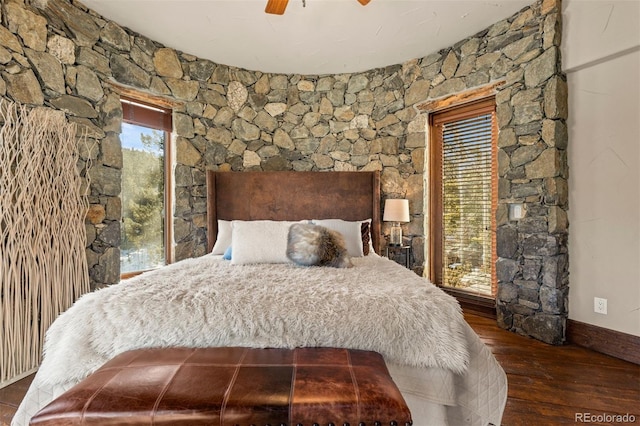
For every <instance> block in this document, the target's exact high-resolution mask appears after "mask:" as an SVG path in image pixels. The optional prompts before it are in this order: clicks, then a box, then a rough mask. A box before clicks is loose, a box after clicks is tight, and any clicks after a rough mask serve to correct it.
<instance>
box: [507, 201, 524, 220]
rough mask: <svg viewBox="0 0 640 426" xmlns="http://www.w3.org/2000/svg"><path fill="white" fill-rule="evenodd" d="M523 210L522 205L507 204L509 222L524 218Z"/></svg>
mask: <svg viewBox="0 0 640 426" xmlns="http://www.w3.org/2000/svg"><path fill="white" fill-rule="evenodd" d="M524 215H525V210H524V205H523V204H522V203H512V204H509V220H515V221H517V220H520V219H522V218H524Z"/></svg>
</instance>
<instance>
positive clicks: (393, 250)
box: [387, 246, 411, 269]
mask: <svg viewBox="0 0 640 426" xmlns="http://www.w3.org/2000/svg"><path fill="white" fill-rule="evenodd" d="M387 257H388V258H389V259H391V260H394V261H396V262H398V263H400V264H402V260H403V258H404V266H406V267H407V269H411V246H387Z"/></svg>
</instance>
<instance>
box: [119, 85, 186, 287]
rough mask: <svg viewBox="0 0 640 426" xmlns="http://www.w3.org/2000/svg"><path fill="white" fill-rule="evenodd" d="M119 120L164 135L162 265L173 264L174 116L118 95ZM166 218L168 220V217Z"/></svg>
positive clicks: (124, 277) (121, 275) (132, 273)
mask: <svg viewBox="0 0 640 426" xmlns="http://www.w3.org/2000/svg"><path fill="white" fill-rule="evenodd" d="M120 104H121V105H122V121H123V122H124V123H129V124H135V125H139V126H144V127H148V128H151V129H154V130H160V131H163V132H164V137H165V145H164V200H163V201H164V211H165V224H164V256H165V264H167V265H168V264H170V263H173V259H174V257H173V256H174V250H173V209H172V206H173V190H172V188H173V178H172V169H173V168H172V165H173V140H172V138H171V133H172V131H173V114H172V110H171V109H170V108H167V107H165V106H161V105H157V104H154V103H150V102H146V101H141V100H138V99H135V98H132V97H129V96H121V97H120ZM167 216H168V217H167ZM143 272H145V270H142V271H132V272H126V273H124V274H120V278H121V279H127V278H131V277H134V276H136V275H139V274H141V273H143Z"/></svg>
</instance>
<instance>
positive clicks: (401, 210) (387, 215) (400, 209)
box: [382, 199, 409, 246]
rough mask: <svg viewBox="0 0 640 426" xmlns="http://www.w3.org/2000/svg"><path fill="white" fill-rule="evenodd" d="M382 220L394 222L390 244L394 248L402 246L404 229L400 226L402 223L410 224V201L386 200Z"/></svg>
mask: <svg viewBox="0 0 640 426" xmlns="http://www.w3.org/2000/svg"><path fill="white" fill-rule="evenodd" d="M382 220H383V221H385V222H393V226H392V227H391V238H390V241H389V244H390V245H392V246H401V245H402V227H401V226H400V222H409V200H405V199H389V200H385V202H384V216H383V218H382Z"/></svg>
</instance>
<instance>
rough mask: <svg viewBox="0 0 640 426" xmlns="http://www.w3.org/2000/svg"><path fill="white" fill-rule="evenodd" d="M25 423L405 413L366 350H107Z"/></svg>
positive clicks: (322, 418) (298, 420)
mask: <svg viewBox="0 0 640 426" xmlns="http://www.w3.org/2000/svg"><path fill="white" fill-rule="evenodd" d="M30 424H31V425H42V426H44V425H46V426H53V425H65V426H67V425H149V424H154V425H175V426H178V425H189V426H195V425H225V426H226V425H230V426H235V425H238V426H251V425H254V426H264V425H270V426H279V425H289V426H296V425H303V426H314V425H324V426H327V425H336V426H343V425H347V424H348V425H350V426H358V425H365V426H380V425H398V426H405V425H410V424H411V414H410V412H409V409H408V408H407V405H406V403H405V401H404V399H403V397H402V395H401V394H400V391H399V390H398V388H397V387H396V385H395V383H394V382H393V381H392V379H391V377H390V375H389V372H388V370H387V367H386V365H385V363H384V360H383V358H382V356H381V355H380V354H378V353H376V352H369V351H358V350H348V349H337V348H298V349H293V350H290V349H249V348H238V347H232V348H162V349H160V348H158V349H139V350H133V351H129V352H125V353H122V354H120V355H118V356H116V357H115V358H113V359H112V360H111V361H109V362H107V363H106V364H105V365H103V366H102V367H101V368H100V369H98V370H97V371H95V372H94V373H93V374H91V375H89V376H88V377H87V378H86V379H84V380H83V381H81V382H80V383H78V384H77V385H76V386H74V387H73V388H71V389H69V390H68V391H67V392H65V393H64V394H62V395H60V396H59V397H58V398H57V399H55V400H54V401H52V402H51V403H50V404H49V405H47V406H46V407H44V408H43V409H42V410H40V411H39V412H38V413H37V414H36V415H35V416H34V417H33V418H32V419H31V423H30Z"/></svg>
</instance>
